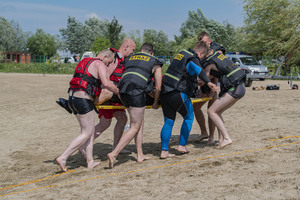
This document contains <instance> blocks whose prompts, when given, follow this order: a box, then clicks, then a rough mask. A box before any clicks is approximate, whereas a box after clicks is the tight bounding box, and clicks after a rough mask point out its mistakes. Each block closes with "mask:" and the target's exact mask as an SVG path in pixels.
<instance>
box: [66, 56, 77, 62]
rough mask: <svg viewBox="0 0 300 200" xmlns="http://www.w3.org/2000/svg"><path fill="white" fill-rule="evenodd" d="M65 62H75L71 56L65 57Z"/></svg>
mask: <svg viewBox="0 0 300 200" xmlns="http://www.w3.org/2000/svg"><path fill="white" fill-rule="evenodd" d="M64 62H65V63H76V62H75V59H74V58H73V57H65V61H64Z"/></svg>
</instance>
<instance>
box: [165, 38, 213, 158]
mask: <svg viewBox="0 0 300 200" xmlns="http://www.w3.org/2000/svg"><path fill="white" fill-rule="evenodd" d="M201 54H207V52H203V50H200V46H199V45H198V43H196V45H195V46H194V48H193V50H192V49H189V50H183V51H181V52H180V53H178V54H177V55H176V56H175V57H174V60H173V61H172V63H171V64H170V66H169V68H168V70H167V71H166V73H165V75H164V76H163V79H162V91H161V96H160V101H161V105H162V109H163V114H164V122H165V123H164V126H163V127H162V130H161V155H160V158H162V159H164V158H168V157H173V156H175V155H174V154H170V153H169V141H170V138H171V134H172V129H173V126H174V122H175V118H176V112H178V113H179V114H181V116H182V117H183V119H184V120H183V123H182V126H181V130H180V139H179V146H178V148H177V151H179V152H181V153H188V152H189V151H188V150H187V149H186V147H185V145H186V143H187V140H188V137H189V134H190V131H191V128H192V124H193V120H194V111H193V105H192V102H191V100H190V97H196V96H197V93H198V81H197V78H198V77H199V78H200V79H201V80H202V81H204V82H205V84H206V85H207V86H208V87H209V88H211V89H212V91H215V90H216V85H215V84H213V83H211V81H210V79H209V78H208V77H207V75H206V74H205V71H204V70H203V69H202V67H201V65H200V59H199V57H200V55H201Z"/></svg>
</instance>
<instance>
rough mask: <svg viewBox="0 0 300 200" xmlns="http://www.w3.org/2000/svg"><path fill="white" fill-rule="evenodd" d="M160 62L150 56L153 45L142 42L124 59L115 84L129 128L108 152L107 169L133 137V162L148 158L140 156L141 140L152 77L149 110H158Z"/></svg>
mask: <svg viewBox="0 0 300 200" xmlns="http://www.w3.org/2000/svg"><path fill="white" fill-rule="evenodd" d="M162 65H163V63H162V62H160V61H159V60H158V59H157V58H156V57H154V56H153V45H152V44H149V43H144V44H143V45H142V47H141V52H139V53H136V54H133V55H130V56H128V57H127V58H126V60H125V71H124V74H123V76H122V78H121V80H120V83H119V90H120V96H121V100H122V102H123V103H124V105H125V106H126V107H127V108H128V113H129V116H130V128H129V129H128V130H127V131H126V132H125V133H124V134H123V135H122V137H121V139H120V141H119V143H118V144H117V146H116V147H115V149H114V150H113V151H112V152H110V153H108V154H107V156H108V159H109V167H110V168H113V167H114V163H115V160H116V158H117V156H118V155H119V153H120V152H121V150H122V149H123V148H124V147H125V146H126V145H128V144H129V142H130V141H131V140H132V139H133V138H134V139H135V144H136V149H137V162H143V161H144V160H147V159H150V157H148V156H145V155H144V154H143V149H142V139H143V126H144V113H145V106H146V101H147V96H148V95H147V93H151V92H152V91H153V89H154V88H153V81H152V76H154V79H155V81H154V82H155V83H154V84H155V89H154V102H153V105H152V108H153V109H158V108H159V105H158V101H159V95H160V90H161V78H162V74H161V67H162Z"/></svg>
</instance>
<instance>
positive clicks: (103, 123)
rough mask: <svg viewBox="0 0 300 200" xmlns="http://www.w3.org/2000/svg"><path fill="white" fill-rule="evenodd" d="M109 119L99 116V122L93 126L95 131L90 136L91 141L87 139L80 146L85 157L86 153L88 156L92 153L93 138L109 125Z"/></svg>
mask: <svg viewBox="0 0 300 200" xmlns="http://www.w3.org/2000/svg"><path fill="white" fill-rule="evenodd" d="M111 121H112V120H111V119H106V118H105V117H104V116H101V118H100V119H99V123H98V124H97V125H96V126H95V131H94V134H93V136H92V138H91V140H92V141H88V142H86V143H85V144H84V145H82V146H81V147H80V152H81V154H82V155H83V156H84V157H85V158H87V154H88V155H89V157H91V156H92V155H93V146H94V145H93V143H94V140H95V139H96V138H97V137H99V136H100V135H101V134H102V133H103V132H104V131H105V130H106V129H107V128H108V127H109V126H110V124H111Z"/></svg>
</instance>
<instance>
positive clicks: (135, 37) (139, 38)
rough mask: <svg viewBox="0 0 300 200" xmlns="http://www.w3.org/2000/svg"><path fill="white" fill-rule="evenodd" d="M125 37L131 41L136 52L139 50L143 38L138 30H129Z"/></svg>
mask: <svg viewBox="0 0 300 200" xmlns="http://www.w3.org/2000/svg"><path fill="white" fill-rule="evenodd" d="M125 37H127V38H130V39H132V40H133V41H134V43H135V45H136V50H137V51H139V50H140V48H141V46H142V45H143V38H142V36H141V32H140V30H131V31H129V33H128V34H126V36H125Z"/></svg>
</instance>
